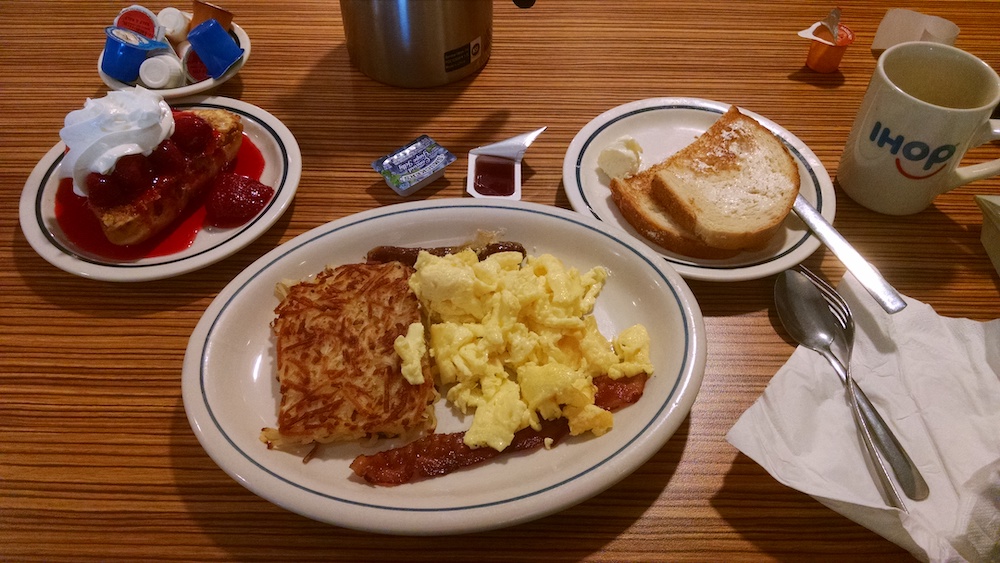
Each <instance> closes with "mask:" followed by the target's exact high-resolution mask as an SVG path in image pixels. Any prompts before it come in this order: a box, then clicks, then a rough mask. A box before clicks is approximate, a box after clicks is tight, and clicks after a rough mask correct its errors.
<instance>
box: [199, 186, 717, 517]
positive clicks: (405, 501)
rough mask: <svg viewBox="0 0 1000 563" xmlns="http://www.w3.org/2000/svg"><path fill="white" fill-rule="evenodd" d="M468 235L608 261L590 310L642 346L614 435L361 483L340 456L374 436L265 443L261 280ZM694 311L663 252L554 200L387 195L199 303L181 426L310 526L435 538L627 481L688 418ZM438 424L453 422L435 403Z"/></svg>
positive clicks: (267, 336) (697, 374) (541, 511)
mask: <svg viewBox="0 0 1000 563" xmlns="http://www.w3.org/2000/svg"><path fill="white" fill-rule="evenodd" d="M477 229H485V230H490V231H502V232H503V233H504V235H503V238H505V239H507V240H512V241H518V242H520V243H522V244H523V245H524V246H525V249H526V250H527V251H528V252H529V253H530V254H534V255H537V254H542V253H552V254H553V255H555V256H556V257H558V258H560V259H562V260H563V262H564V263H566V264H567V265H569V266H575V267H577V268H578V269H580V270H583V269H589V268H591V267H593V266H598V265H600V266H604V267H605V268H607V269H608V272H609V278H608V281H607V284H606V285H605V288H604V291H603V292H602V293H601V295H600V297H599V298H598V300H597V305H596V307H595V313H594V314H595V315H596V318H597V321H598V326H599V327H600V329H601V331H602V333H603V334H604V335H605V336H608V337H611V336H614V335H617V334H618V333H620V332H621V331H622V330H624V329H625V328H627V327H629V326H632V325H634V324H636V323H641V324H643V325H644V326H646V328H647V330H648V331H649V333H650V335H651V337H652V339H653V342H655V345H654V346H653V347H652V350H651V360H652V362H653V365H654V368H655V373H654V375H653V376H652V377H651V378H650V379H649V381H648V383H647V385H646V390H645V393H644V395H643V397H642V398H641V399H640V400H639V401H638V402H637V403H635V404H634V405H631V406H628V407H626V408H624V409H622V410H620V411H618V412H616V413H615V425H614V429H613V430H612V431H611V432H609V433H608V434H605V435H604V436H601V437H597V438H594V437H583V436H581V437H577V438H570V439H567V440H566V441H565V442H561V443H560V444H558V445H557V446H556V447H554V448H553V449H551V450H540V451H536V452H531V453H528V454H526V455H525V454H514V455H509V456H502V457H500V458H498V459H496V460H492V461H490V462H487V463H485V464H483V465H479V466H476V467H471V468H467V469H464V470H460V471H457V472H455V473H452V474H450V475H445V476H442V477H438V478H434V479H429V480H425V481H420V482H416V483H410V484H406V485H400V486H398V487H375V486H372V485H368V484H366V483H365V482H364V481H361V480H359V479H358V478H356V477H353V473H352V471H351V469H350V467H349V465H350V463H351V460H353V459H354V457H355V456H357V455H358V454H361V453H371V452H374V451H378V450H379V449H383V448H385V447H386V445H385V444H374V445H368V446H362V445H361V444H358V443H345V444H337V445H329V446H325V447H324V449H323V450H322V452H321V454H320V455H319V456H317V457H315V458H313V459H312V460H311V461H309V463H305V464H303V463H302V458H301V456H300V455H294V454H291V453H288V452H281V451H276V450H268V449H267V447H266V446H265V445H264V444H263V443H261V442H260V440H259V435H260V431H261V428H263V427H273V426H275V425H276V424H277V408H278V403H279V401H280V392H279V390H278V384H277V381H276V375H275V373H276V371H275V360H274V351H273V346H274V345H273V341H272V338H271V330H270V323H271V321H272V320H273V318H274V308H275V306H276V305H277V304H278V299H277V297H275V294H274V289H275V284H276V283H277V282H279V281H281V280H287V279H293V280H294V279H304V278H306V277H308V276H311V275H313V274H315V273H317V272H319V271H321V270H322V269H323V268H324V267H325V266H326V265H339V264H345V263H352V262H361V261H364V257H365V255H366V253H367V252H368V250H370V249H371V248H372V247H374V246H378V245H406V246H440V245H449V244H457V243H460V242H463V241H467V240H469V239H470V238H471V237H472V236H474V234H475V232H476V230H477ZM705 353H706V337H705V328H704V321H703V319H702V315H701V311H700V309H699V307H698V304H697V302H696V301H695V299H694V296H693V295H692V294H691V291H690V290H689V289H688V287H687V284H686V283H685V282H684V280H683V278H681V277H680V276H679V275H678V274H677V273H676V272H675V271H674V270H673V268H671V267H670V266H669V265H668V264H667V263H666V262H664V261H663V260H662V259H661V258H660V257H659V256H658V255H657V254H656V253H654V252H652V251H651V250H650V249H649V248H648V247H647V246H645V245H644V244H642V243H640V242H639V241H637V240H635V239H633V238H632V237H631V236H629V235H628V234H626V233H624V232H623V231H619V230H618V229H613V228H609V227H608V226H607V225H606V224H604V223H601V222H599V221H597V220H594V219H590V218H587V217H584V216H582V215H579V214H577V213H574V212H572V211H569V210H564V209H558V208H555V207H547V206H542V205H538V204H531V203H525V202H515V201H510V200H484V199H472V198H460V199H444V200H431V201H424V202H411V203H403V204H398V205H392V206H387V207H382V208H378V209H374V210H371V211H366V212H364V213H359V214H356V215H351V216H348V217H345V218H343V219H339V220H337V221H334V222H332V223H328V224H326V225H323V226H321V227H318V228H316V229H313V230H311V231H309V232H307V233H304V234H302V235H300V236H298V237H296V238H295V239H293V240H291V241H289V242H287V243H285V244H283V245H281V246H280V247H278V248H276V249H274V250H272V251H271V252H269V253H268V254H266V255H265V256H263V257H261V258H260V259H259V260H257V261H256V262H254V263H253V264H252V265H250V266H249V267H248V268H247V269H246V270H245V271H244V272H242V273H241V274H240V275H239V276H237V277H236V278H235V279H234V280H233V281H232V282H231V283H230V284H229V285H228V286H226V288H225V289H223V290H222V291H221V292H220V293H219V295H218V296H217V297H216V298H215V300H214V301H213V302H212V304H211V305H210V306H209V307H208V309H207V310H206V311H205V314H204V316H203V317H202V319H201V321H200V322H199V323H198V325H197V327H196V328H195V330H194V332H193V334H192V335H191V339H190V341H189V343H188V348H187V353H186V355H185V357H184V369H183V375H182V379H181V386H182V390H183V397H184V408H185V410H186V411H187V415H188V420H189V422H190V423H191V427H192V429H193V430H194V433H195V434H196V435H197V437H198V440H199V441H200V442H201V445H202V446H203V447H204V448H205V451H206V452H208V454H209V455H210V456H211V457H212V459H213V460H215V462H216V463H217V464H218V465H219V466H220V467H221V468H222V469H223V470H224V471H225V472H226V473H228V474H229V475H230V476H232V477H233V479H235V480H236V481H237V482H239V483H240V484H241V485H243V486H245V487H247V488H248V489H249V490H251V491H253V492H254V493H256V494H257V495H259V496H261V497H263V498H265V499H267V500H269V501H271V502H273V503H275V504H277V505H279V506H282V507H284V508H286V509H288V510H291V511H293V512H296V513H298V514H302V515H304V516H307V517H309V518H313V519H316V520H319V521H322V522H327V523H330V524H335V525H338V526H344V527H348V528H353V529H358V530H366V531H372V532H379V533H387V534H407V535H432V534H433V535H437V534H454V533H462V532H472V531H478V530H487V529H493V528H501V527H505V526H511V525H514V524H517V523H521V522H525V521H528V520H533V519H536V518H540V517H542V516H545V515H548V514H551V513H554V512H557V511H560V510H562V509H565V508H567V507H569V506H572V505H574V504H576V503H579V502H582V501H583V500H585V499H587V498H590V497H592V496H594V495H596V494H598V493H600V492H601V491H603V490H605V489H606V488H608V487H610V486H611V485H613V484H614V483H616V482H618V481H619V480H621V479H623V478H624V477H625V476H627V475H629V474H630V473H632V471H634V470H635V469H636V468H637V467H639V466H640V465H642V464H643V463H644V462H645V461H646V460H647V459H649V458H650V457H651V456H652V455H653V454H655V453H656V452H657V451H659V450H660V449H661V448H662V446H663V444H664V443H666V442H667V440H668V439H669V438H670V437H671V436H672V435H673V433H674V431H675V430H676V429H677V427H678V426H679V425H680V423H681V422H682V421H683V420H684V418H685V417H686V416H687V414H688V411H689V410H690V408H691V405H692V403H693V402H694V400H695V397H696V396H697V394H698V389H699V387H700V385H701V379H702V376H703V374H704V369H705ZM436 409H437V413H436V414H437V420H438V428H437V430H438V431H439V432H456V431H460V430H465V429H466V426H467V424H468V421H466V422H465V423H463V422H462V421H461V420H460V419H459V418H457V417H456V415H455V413H454V412H453V411H452V409H450V408H448V407H447V405H446V404H445V402H444V401H439V402H438V403H437V405H436Z"/></svg>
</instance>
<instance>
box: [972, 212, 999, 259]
mask: <svg viewBox="0 0 1000 563" xmlns="http://www.w3.org/2000/svg"><path fill="white" fill-rule="evenodd" d="M976 204H977V205H979V209H981V210H982V211H983V231H982V233H981V234H980V235H979V240H980V242H982V243H983V248H985V249H986V254H988V255H989V257H990V260H991V261H992V262H993V267H994V268H996V270H997V273H998V274H1000V195H977V196H976Z"/></svg>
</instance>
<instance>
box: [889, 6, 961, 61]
mask: <svg viewBox="0 0 1000 563" xmlns="http://www.w3.org/2000/svg"><path fill="white" fill-rule="evenodd" d="M958 32H959V29H958V26H957V25H955V24H954V23H952V22H950V21H948V20H946V19H944V18H941V17H938V16H928V15H925V14H921V13H920V12H914V11H913V10H907V9H905V8H891V9H889V10H888V11H886V13H885V16H884V17H883V18H882V21H881V22H879V24H878V29H877V30H876V31H875V38H874V39H873V40H872V54H873V55H875V56H876V57H878V56H879V55H881V54H882V51H885V50H886V49H888V48H889V47H892V46H893V45H895V44H897V43H903V42H906V41H931V42H934V43H944V44H945V45H954V44H955V39H956V38H958Z"/></svg>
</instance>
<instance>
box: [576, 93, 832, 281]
mask: <svg viewBox="0 0 1000 563" xmlns="http://www.w3.org/2000/svg"><path fill="white" fill-rule="evenodd" d="M727 109H729V104H726V103H722V102H714V101H711V100H703V99H699V98H650V99H646V100H639V101H636V102H630V103H627V104H624V105H621V106H618V107H616V108H613V109H610V110H608V111H606V112H604V113H602V114H601V115H599V116H597V117H596V118H594V119H593V120H591V122H590V123H588V124H587V125H586V126H585V127H584V128H583V129H581V130H580V132H579V133H577V134H576V136H575V137H574V138H573V141H572V142H571V143H570V145H569V149H568V150H567V151H566V158H565V160H563V189H564V190H565V191H566V195H567V196H568V197H569V201H570V204H571V205H572V206H573V209H575V210H576V211H578V212H580V213H582V214H584V215H587V216H589V217H596V218H598V219H600V220H602V221H605V222H607V223H610V224H612V225H615V226H617V227H619V228H622V229H625V230H626V231H627V232H628V233H630V234H631V235H632V236H634V237H635V238H637V239H639V240H641V241H643V242H644V243H646V244H647V245H649V246H650V247H651V248H652V249H653V250H655V251H657V252H659V253H660V254H661V255H662V256H663V257H664V258H665V259H666V260H667V262H669V263H670V264H671V265H672V266H673V267H674V268H675V269H676V270H677V271H678V272H679V273H680V274H681V275H682V276H684V277H686V278H689V279H696V280H709V281H743V280H751V279H757V278H763V277H766V276H769V275H772V274H776V273H778V272H781V271H783V270H786V269H788V268H790V267H792V266H794V265H796V264H798V263H800V262H802V261H803V260H805V259H806V258H808V257H809V255H811V254H812V253H813V252H815V251H816V249H817V248H819V245H820V242H819V240H818V239H817V238H816V237H814V236H812V234H811V233H810V232H809V230H808V229H807V228H806V226H805V225H804V224H803V223H802V221H800V220H799V218H798V217H797V216H796V215H795V214H794V213H789V215H788V217H787V218H786V219H785V223H784V226H783V227H782V228H781V229H780V230H779V231H778V234H776V235H775V237H774V238H773V239H772V240H771V242H770V243H769V244H768V245H767V247H765V248H763V249H761V250H759V251H754V252H743V253H740V254H738V255H736V256H734V257H732V258H728V259H725V260H706V259H701V258H692V257H690V256H684V255H682V254H677V253H675V252H671V251H669V250H667V249H665V248H663V247H661V246H659V245H657V244H655V243H653V242H651V241H649V240H647V239H645V238H643V236H642V235H640V234H639V233H638V231H636V230H635V229H634V228H632V226H631V225H630V224H629V223H628V221H626V220H625V218H624V217H623V216H622V214H621V212H619V211H618V207H617V206H616V205H615V203H614V201H612V199H611V190H610V187H609V186H610V185H611V181H610V180H609V179H608V177H607V176H606V175H605V174H604V173H603V172H601V171H600V169H599V168H598V166H597V157H598V155H599V154H600V153H601V151H602V150H603V149H604V148H605V147H607V146H608V145H610V144H611V143H613V142H615V141H616V140H617V139H618V138H619V137H621V136H622V135H631V136H632V137H634V138H635V139H636V140H637V141H638V142H639V144H640V145H641V146H642V148H643V153H642V162H643V165H642V168H647V167H649V166H650V165H652V164H653V163H656V162H661V161H663V160H664V159H666V158H667V157H668V156H670V155H671V154H673V153H675V152H677V151H678V150H680V149H682V148H684V147H685V146H687V145H689V144H691V142H692V141H694V140H695V138H696V137H697V136H698V135H701V134H702V133H704V132H705V131H706V130H707V129H708V128H709V127H710V126H711V125H712V123H715V121H716V120H717V119H718V118H719V117H720V116H721V115H722V114H723V113H725V111H726V110H727ZM740 111H741V112H743V113H744V114H746V115H748V116H750V117H753V118H754V119H756V120H757V121H759V122H760V123H761V124H762V125H763V126H764V127H767V128H768V129H770V130H771V131H772V132H774V133H775V134H776V135H778V137H780V138H781V139H782V140H783V141H784V142H785V146H786V147H788V150H789V152H791V153H792V156H793V157H794V158H795V160H796V161H797V162H798V164H799V176H800V177H801V179H802V183H801V186H800V187H799V193H800V194H802V197H803V198H805V199H806V200H808V201H809V202H810V203H812V204H813V206H815V207H816V209H818V210H819V211H820V213H821V214H822V215H823V216H824V217H826V219H827V221H829V222H830V223H833V217H834V214H835V213H836V212H837V205H836V200H835V198H836V196H835V192H834V189H833V182H831V181H830V175H829V174H828V173H827V172H826V169H825V168H824V167H823V164H822V163H821V162H820V160H819V158H818V157H817V156H816V155H815V154H814V153H813V152H812V151H811V150H810V149H809V147H807V146H806V145H805V143H803V142H802V141H800V140H799V139H798V138H796V137H795V135H792V134H791V133H789V132H788V131H786V130H785V129H783V128H782V127H781V126H779V125H778V124H777V123H774V122H773V121H771V120H770V119H767V118H766V117H763V116H761V115H758V114H756V113H754V112H752V111H748V110H745V109H743V108H740Z"/></svg>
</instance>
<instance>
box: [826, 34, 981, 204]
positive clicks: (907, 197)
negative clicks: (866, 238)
mask: <svg viewBox="0 0 1000 563" xmlns="http://www.w3.org/2000/svg"><path fill="white" fill-rule="evenodd" d="M998 104H1000V76H997V73H996V72H995V71H994V70H993V69H992V68H990V66H989V65H987V64H986V63H985V62H983V61H981V60H980V59H978V58H976V57H975V56H973V55H971V54H969V53H966V52H965V51H962V50H960V49H957V48H955V47H951V46H948V45H943V44H939V43H931V42H920V41H918V42H908V43H900V44H898V45H895V46H892V47H890V48H888V49H886V51H885V52H884V53H882V55H881V56H880V57H879V59H878V64H877V65H876V68H875V73H874V74H873V75H872V78H871V81H870V82H869V84H868V90H867V92H866V93H865V97H864V99H863V100H862V102H861V109H859V110H858V114H857V117H856V118H855V121H854V126H853V127H852V129H851V133H850V135H849V136H848V138H847V144H846V145H845V147H844V153H843V155H842V156H841V159H840V167H839V168H838V170H837V180H838V182H839V183H840V186H841V188H843V190H844V192H845V193H847V195H848V196H850V197H851V199H853V200H854V201H856V202H858V203H860V204H861V205H863V206H865V207H867V208H869V209H871V210H873V211H878V212H879V213H885V214H888V215H909V214H913V213H918V212H920V211H922V210H924V209H925V208H927V207H928V206H929V205H930V204H931V202H932V201H933V200H934V198H935V197H936V196H937V195H939V194H941V193H944V192H947V191H949V190H951V189H954V188H957V187H959V186H962V185H965V184H968V183H969V182H972V181H974V180H979V179H982V178H987V177H990V176H995V175H998V174H1000V158H998V159H995V160H991V161H988V162H983V163H980V164H975V165H970V166H959V163H960V162H961V160H962V157H963V156H964V155H965V153H966V151H967V150H969V149H970V148H972V147H976V146H979V145H981V144H983V143H986V142H987V141H991V140H995V139H1000V120H997V119H990V115H991V114H992V112H993V111H994V110H995V109H996V107H997V105H998Z"/></svg>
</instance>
